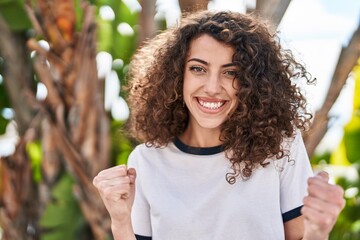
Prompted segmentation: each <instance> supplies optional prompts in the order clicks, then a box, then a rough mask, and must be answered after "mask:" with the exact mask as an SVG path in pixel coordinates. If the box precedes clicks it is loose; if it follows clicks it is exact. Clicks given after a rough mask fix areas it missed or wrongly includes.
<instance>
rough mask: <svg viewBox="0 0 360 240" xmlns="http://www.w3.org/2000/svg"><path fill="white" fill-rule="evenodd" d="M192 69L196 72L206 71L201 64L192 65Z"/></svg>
mask: <svg viewBox="0 0 360 240" xmlns="http://www.w3.org/2000/svg"><path fill="white" fill-rule="evenodd" d="M190 71H194V72H198V73H200V72H206V70H205V68H203V67H201V66H191V67H190Z"/></svg>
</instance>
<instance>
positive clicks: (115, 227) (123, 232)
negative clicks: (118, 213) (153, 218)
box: [111, 220, 136, 240]
mask: <svg viewBox="0 0 360 240" xmlns="http://www.w3.org/2000/svg"><path fill="white" fill-rule="evenodd" d="M111 231H112V233H113V237H114V240H136V238H135V234H134V230H133V228H132V224H131V221H130V220H129V221H124V222H115V221H112V222H111Z"/></svg>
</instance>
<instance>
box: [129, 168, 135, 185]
mask: <svg viewBox="0 0 360 240" xmlns="http://www.w3.org/2000/svg"><path fill="white" fill-rule="evenodd" d="M127 175H128V176H129V178H130V183H131V184H134V183H135V179H136V170H135V168H129V169H128V170H127Z"/></svg>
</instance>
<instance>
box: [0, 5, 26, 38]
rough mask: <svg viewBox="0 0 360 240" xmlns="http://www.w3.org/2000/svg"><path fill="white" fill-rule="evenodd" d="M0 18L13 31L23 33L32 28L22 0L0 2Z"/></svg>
mask: <svg viewBox="0 0 360 240" xmlns="http://www.w3.org/2000/svg"><path fill="white" fill-rule="evenodd" d="M0 16H2V17H3V18H4V19H5V21H6V22H7V24H8V25H9V28H10V29H11V30H13V31H24V30H27V29H29V28H31V27H32V24H31V22H30V20H29V18H28V15H27V12H26V10H25V8H24V1H23V0H0Z"/></svg>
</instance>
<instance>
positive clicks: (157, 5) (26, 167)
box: [0, 0, 360, 240]
mask: <svg viewBox="0 0 360 240" xmlns="http://www.w3.org/2000/svg"><path fill="white" fill-rule="evenodd" d="M199 9H223V10H232V11H239V12H243V13H246V12H247V13H254V14H258V15H260V16H261V17H263V18H264V19H266V20H268V22H269V23H270V24H271V25H272V26H273V28H274V29H276V30H278V32H279V36H280V41H281V42H282V44H283V45H284V46H285V47H286V48H289V49H291V50H292V51H293V52H294V54H295V56H296V57H297V58H298V60H300V61H302V62H303V63H304V64H305V65H306V67H307V68H308V70H309V71H310V73H311V74H312V76H313V77H314V78H316V79H317V81H316V84H315V85H310V86H303V87H304V88H303V89H304V93H306V95H307V97H308V99H309V108H310V109H311V110H312V111H313V113H314V119H313V123H312V126H311V128H310V129H309V131H307V132H304V133H303V137H304V140H305V145H306V148H307V151H308V154H309V156H310V158H311V163H312V165H313V169H314V171H318V170H326V171H328V172H329V173H330V176H331V181H332V182H333V183H337V184H340V185H341V186H342V187H343V188H344V189H345V198H346V207H345V209H344V210H343V212H342V213H341V215H340V217H339V219H338V222H337V224H336V226H335V227H334V229H333V231H332V233H331V236H330V239H334V240H335V239H336V240H338V239H360V193H359V188H360V178H359V172H360V167H359V164H360V67H359V57H360V29H359V24H360V1H358V0H343V1H339V0H292V1H290V0H157V1H156V0H142V1H137V0H91V1H85V0H84V1H81V0H0V239H11V240H13V239H46V240H52V239H54V240H57V239H112V236H111V231H110V221H109V216H108V213H107V211H106V210H105V208H104V206H103V204H102V202H101V200H100V198H99V196H98V194H97V192H96V190H95V189H94V187H93V186H92V179H93V177H94V176H95V175H96V174H97V173H98V172H99V171H101V170H102V169H104V168H107V167H110V166H113V165H117V164H122V163H126V161H127V157H128V155H129V153H130V151H131V150H132V149H133V147H134V146H135V145H136V144H137V143H136V142H134V141H132V140H131V139H129V138H128V137H127V135H126V132H125V131H124V124H126V120H127V118H128V116H129V109H128V106H127V103H126V100H125V99H126V92H125V91H124V90H123V89H122V87H123V86H124V85H125V84H126V78H125V76H126V72H127V68H128V64H129V61H130V59H131V56H132V54H133V53H134V51H135V50H136V48H137V47H138V46H140V45H141V44H142V43H143V41H145V40H146V39H149V38H152V37H153V36H155V35H156V34H157V33H159V31H161V30H163V29H166V28H167V27H171V26H173V25H174V24H176V21H177V19H178V17H179V16H180V15H181V13H182V12H188V11H196V10H199Z"/></svg>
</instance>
